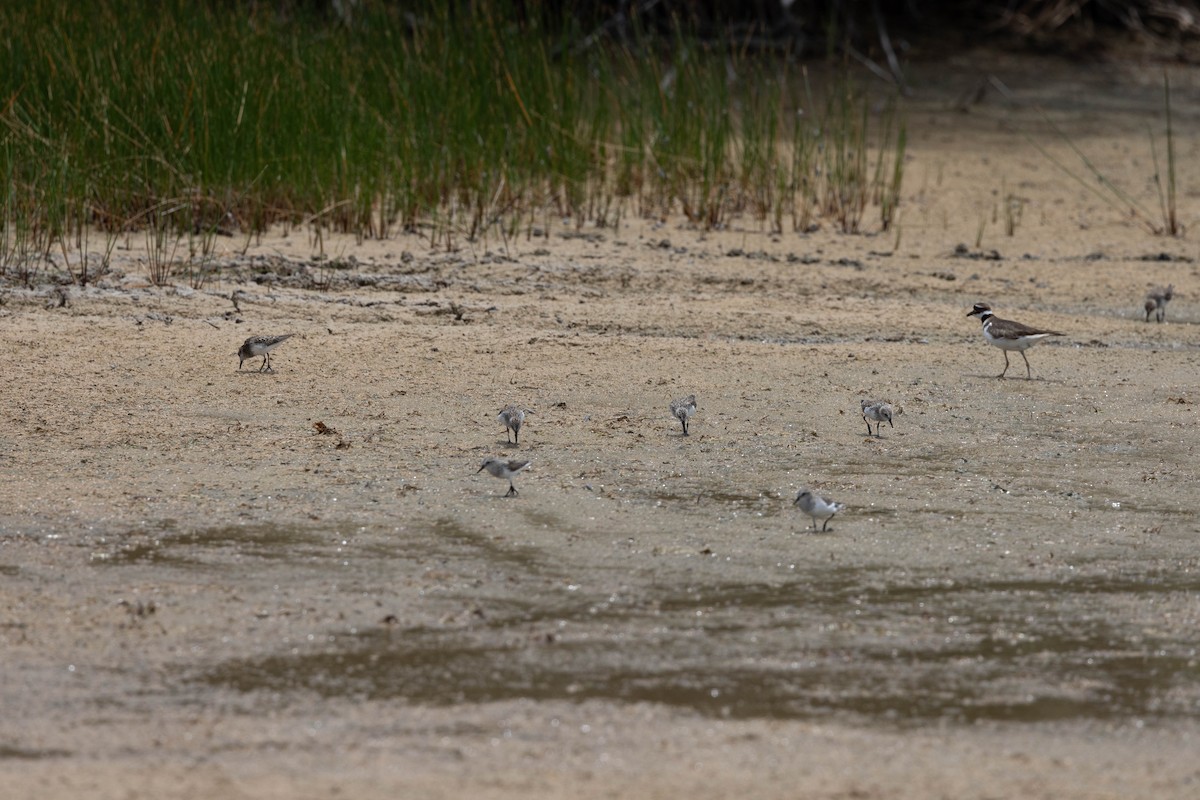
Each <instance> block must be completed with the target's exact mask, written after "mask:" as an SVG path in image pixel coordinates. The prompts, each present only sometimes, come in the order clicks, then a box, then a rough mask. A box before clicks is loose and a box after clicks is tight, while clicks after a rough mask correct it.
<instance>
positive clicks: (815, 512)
mask: <svg viewBox="0 0 1200 800" xmlns="http://www.w3.org/2000/svg"><path fill="white" fill-rule="evenodd" d="M792 504H793V505H797V506H800V510H801V511H803V512H804V513H805V514H808V515H809V516H810V517H812V521H813V530H814V531H815V530H816V529H817V520H818V519H820V518H821V517H824V518H825V522H824V523H823V524H822V525H821V531H822V532H824V530H825V527H826V526H827V525H828V524H829V520H831V519H833V515H834V514H836V513H838V512H839V511H841V510H842V509H844V508H845V507H846V506H845V505H844V504H842V503H835V502H833V501H832V500H830V499H829V498H828V497H821V496H820V495H818V494H813V492H812V491H811V490H809V489H801V490H800V494H798V495H796V499H795V500H793V501H792Z"/></svg>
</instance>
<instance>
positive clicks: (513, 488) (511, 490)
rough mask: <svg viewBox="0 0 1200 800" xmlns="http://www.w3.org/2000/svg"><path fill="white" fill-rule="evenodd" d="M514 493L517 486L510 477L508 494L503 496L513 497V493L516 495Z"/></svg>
mask: <svg viewBox="0 0 1200 800" xmlns="http://www.w3.org/2000/svg"><path fill="white" fill-rule="evenodd" d="M516 493H517V487H515V486H513V482H512V479H511V478H510V479H509V481H508V494H506V495H504V496H505V497H513V496H514V495H516Z"/></svg>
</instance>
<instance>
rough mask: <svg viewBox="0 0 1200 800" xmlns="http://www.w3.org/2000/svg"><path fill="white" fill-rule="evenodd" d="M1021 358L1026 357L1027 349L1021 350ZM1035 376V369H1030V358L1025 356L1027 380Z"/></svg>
mask: <svg viewBox="0 0 1200 800" xmlns="http://www.w3.org/2000/svg"><path fill="white" fill-rule="evenodd" d="M1021 358H1025V351H1024V350H1022V351H1021ZM1032 377H1033V370H1031V369H1029V359H1028V358H1025V380H1029V379H1030V378H1032Z"/></svg>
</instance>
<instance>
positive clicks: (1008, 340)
mask: <svg viewBox="0 0 1200 800" xmlns="http://www.w3.org/2000/svg"><path fill="white" fill-rule="evenodd" d="M967 316H968V317H979V320H980V321H981V322H982V323H983V338H984V339H985V340H986V341H987V343H988V344H990V345H992V346H993V347H999V348H1000V349H1001V350H1002V351H1003V352H1004V372H1001V373H1000V374H999V375H997V376H996V377H997V378H1003V377H1004V373H1005V372H1008V351H1009V350H1016V351H1017V352H1019V353H1020V354H1021V358H1023V359H1025V380H1029V379H1030V378H1031V377H1033V372H1032V370H1030V368H1029V359H1028V358H1025V351H1026V350H1028V349H1029V348H1031V347H1033V346H1034V345H1035V344H1037V343H1038V342H1040V341H1041V340H1042V339H1045V338H1046V337H1047V336H1062V334H1061V333H1059V332H1058V331H1047V330H1042V329H1041V328H1031V327H1029V326H1028V325H1024V324H1022V323H1020V322H1013V321H1012V320H1010V319H1000V318H999V317H997V316H996V315H995V314H993V313H992V307H991V306H989V305H988V304H987V303H976V304H975V307H974V308H972V309H971V310H970V311H968V312H967Z"/></svg>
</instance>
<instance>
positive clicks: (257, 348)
mask: <svg viewBox="0 0 1200 800" xmlns="http://www.w3.org/2000/svg"><path fill="white" fill-rule="evenodd" d="M293 336H295V334H294V333H285V334H283V335H282V336H251V337H250V338H249V339H247V340H246V341H244V342H242V346H241V347H240V348H239V349H238V351H237V356H238V369H241V368H242V364H243V363H244V362H246V361H248V360H249V359H251V358H258V357H259V356H262V359H263V363H262V364H260V365H259V367H258V371H259V372H263V371H264V370H269V369H271V351H272V350H274V349H275V348H276V347H279V345H281V344H283V343H284V342H286V341H287V340H288V339H290V338H292V337H293Z"/></svg>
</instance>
